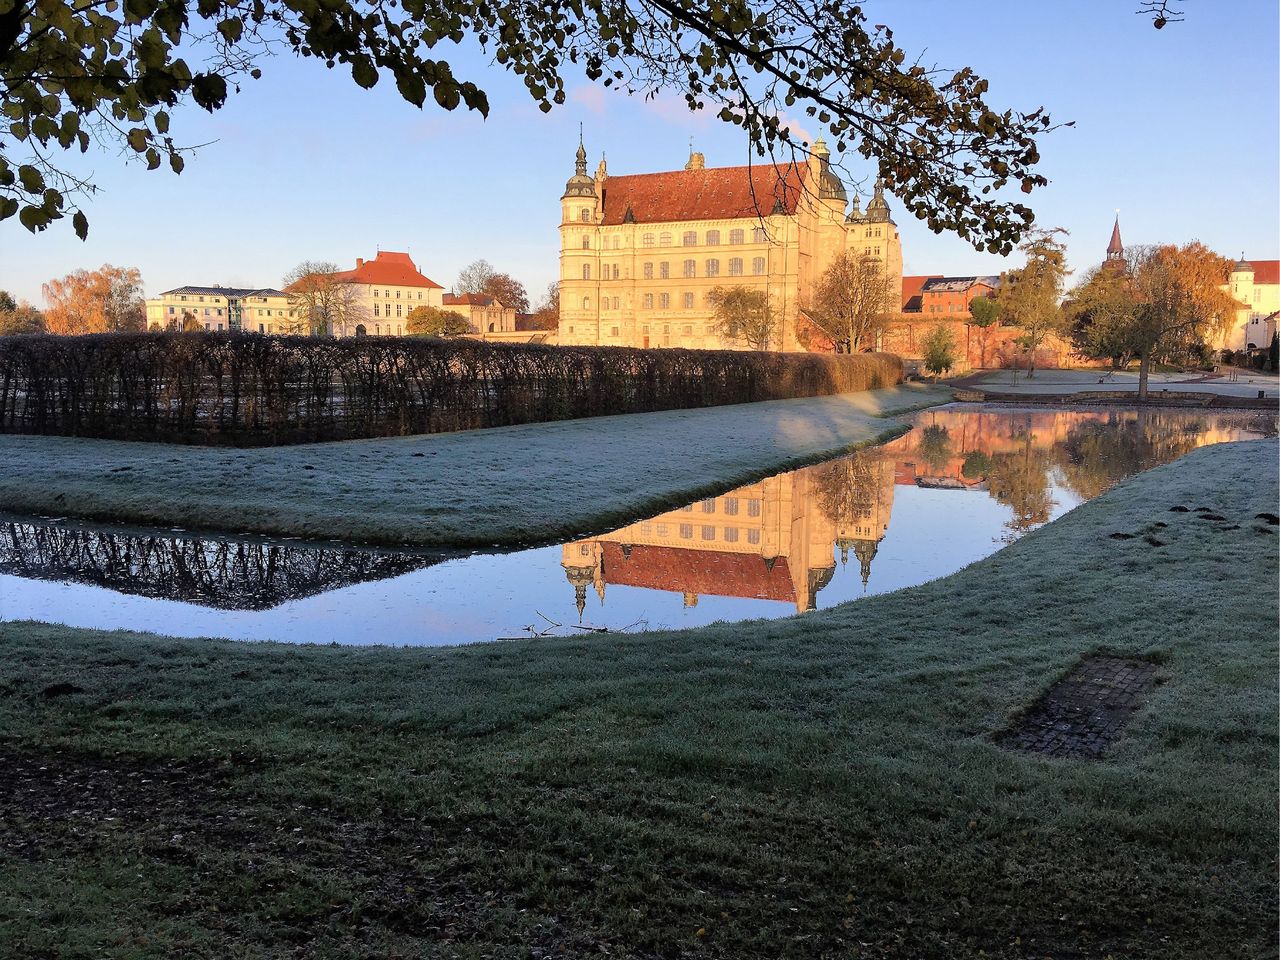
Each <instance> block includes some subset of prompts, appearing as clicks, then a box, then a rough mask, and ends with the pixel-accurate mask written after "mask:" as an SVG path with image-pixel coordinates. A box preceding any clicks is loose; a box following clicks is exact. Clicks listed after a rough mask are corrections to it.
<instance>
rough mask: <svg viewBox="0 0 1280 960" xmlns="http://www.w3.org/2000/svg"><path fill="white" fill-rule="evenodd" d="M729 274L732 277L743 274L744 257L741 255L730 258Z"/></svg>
mask: <svg viewBox="0 0 1280 960" xmlns="http://www.w3.org/2000/svg"><path fill="white" fill-rule="evenodd" d="M729 276H731V277H740V276H742V258H741V257H730V258H729Z"/></svg>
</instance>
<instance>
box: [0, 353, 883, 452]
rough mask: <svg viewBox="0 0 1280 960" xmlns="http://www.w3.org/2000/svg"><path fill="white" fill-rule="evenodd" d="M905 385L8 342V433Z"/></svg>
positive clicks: (729, 370)
mask: <svg viewBox="0 0 1280 960" xmlns="http://www.w3.org/2000/svg"><path fill="white" fill-rule="evenodd" d="M901 380H902V361H901V360H900V359H899V358H897V357H895V356H892V355H889V354H860V355H856V356H832V355H829V354H808V353H805V354H800V353H755V352H745V351H729V350H666V349H664V350H641V349H632V348H621V347H549V346H542V345H528V344H492V343H485V342H481V341H476V340H433V339H420V338H413V337H405V338H400V337H395V338H392V337H360V338H350V339H343V340H334V339H328V338H316V337H264V336H260V335H257V334H245V333H126V334H90V335H87V336H79V337H59V336H16V337H0V432H5V433H36V434H59V435H63V436H81V437H101V438H106V439H119V440H152V441H161V442H168V443H201V444H224V445H238V446H260V445H269V444H281V443H310V442H315V441H322V440H346V439H354V438H360V437H386V436H399V435H403V434H417V433H437V432H443V431H449V430H466V429H471V428H474V427H496V426H506V425H509V424H517V423H536V422H543V421H549V420H568V419H573V418H577V417H598V416H607V415H610V414H618V413H641V412H646V411H653V410H675V409H684V408H691V407H711V406H719V405H721V404H730V403H750V402H754V401H759V400H778V399H786V398H791V397H814V396H823V395H827V394H833V393H844V392H850V391H858V390H868V389H873V388H875V387H883V386H889V385H891V384H895V383H898V382H900V381H901Z"/></svg>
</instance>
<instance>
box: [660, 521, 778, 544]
mask: <svg viewBox="0 0 1280 960" xmlns="http://www.w3.org/2000/svg"><path fill="white" fill-rule="evenodd" d="M675 526H676V530H677V532H678V533H679V536H680V539H681V540H692V539H693V535H694V532H695V529H696V531H697V533H698V536H699V538H700V539H702V540H705V541H708V542H710V541H714V540H715V539H716V536H717V533H718V534H719V536H720V538H721V539H723V540H724V542H725V543H737V542H738V539H739V537H740V536H741V534H742V531H741V530H740V529H739V528H738V527H725V528H723V530H717V528H716V527H713V526H711V525H710V524H699V525H697V527H696V528H695V525H694V524H692V523H679V524H676V525H675ZM640 532H641V534H646V535H648V536H652V537H669V536H671V524H667V523H657V522H654V523H642V524H640ZM746 535H747V543H750V544H759V543H760V530H759V528H756V527H751V528H748V529H747V530H746Z"/></svg>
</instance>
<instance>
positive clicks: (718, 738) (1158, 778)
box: [0, 441, 1280, 960]
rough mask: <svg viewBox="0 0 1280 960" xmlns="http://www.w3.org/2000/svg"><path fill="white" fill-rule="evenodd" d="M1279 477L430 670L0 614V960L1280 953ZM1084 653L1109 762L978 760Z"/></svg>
mask: <svg viewBox="0 0 1280 960" xmlns="http://www.w3.org/2000/svg"><path fill="white" fill-rule="evenodd" d="M1276 463H1277V447H1276V444H1275V443H1274V442H1271V441H1259V442H1252V443H1239V444H1231V445H1224V446H1214V447H1207V448H1204V449H1201V450H1198V451H1196V452H1194V453H1192V454H1190V455H1189V456H1187V457H1185V458H1183V459H1182V460H1179V461H1175V462H1174V463H1171V464H1168V465H1166V466H1163V467H1160V468H1158V469H1156V470H1154V471H1152V472H1150V473H1148V474H1144V475H1141V476H1137V477H1134V478H1131V479H1130V480H1128V481H1126V482H1125V483H1124V484H1122V485H1121V486H1120V487H1119V488H1117V489H1115V490H1113V491H1112V492H1110V493H1108V494H1106V495H1104V496H1103V497H1101V498H1099V499H1097V500H1095V501H1092V502H1090V503H1087V504H1085V505H1084V506H1082V507H1080V508H1079V509H1077V510H1075V511H1073V512H1072V513H1070V514H1069V515H1067V516H1066V517H1064V518H1063V519H1061V520H1059V521H1057V522H1055V523H1052V524H1050V525H1048V526H1046V527H1044V528H1043V529H1041V530H1039V531H1037V532H1035V533H1032V534H1031V535H1029V536H1027V537H1025V538H1024V539H1023V540H1021V541H1019V542H1018V543H1015V544H1014V545H1013V546H1011V547H1009V548H1008V549H1006V550H1004V551H1002V552H1000V553H997V554H995V555H993V556H992V557H990V558H988V559H986V560H984V561H982V562H980V563H977V564H975V565H973V566H972V567H970V568H968V569H966V570H964V571H961V572H960V573H958V574H955V575H954V576H951V577H948V578H946V579H943V580H940V581H936V582H934V583H931V584H927V585H925V586H922V587H917V588H914V589H911V590H906V591H903V592H900V593H896V594H887V595H884V596H879V597H872V598H870V599H866V600H862V601H859V602H856V603H851V604H846V605H843V606H839V607H836V608H834V609H831V610H825V611H821V612H816V613H811V614H807V615H805V616H803V617H798V618H791V619H786V620H773V621H758V622H751V623H746V624H728V625H715V626H711V627H708V628H704V629H699V630H691V631H687V632H675V633H654V634H639V635H613V636H594V637H580V638H557V639H548V640H541V641H519V642H508V643H498V644H488V645H477V646H472V647H465V648H454V649H420V648H419V649H385V648H382V649H379V648H373V649H369V648H354V647H353V648H322V647H294V646H274V645H253V644H236V643H228V642H222V641H213V640H210V641H186V640H182V641H179V640H171V639H164V638H160V637H155V636H143V635H136V634H128V633H102V632H93V631H77V630H71V629H67V628H62V627H53V626H43V625H35V624H0V691H3V696H0V730H2V731H3V735H2V736H0V956H4V957H95V958H98V957H103V958H125V957H129V958H169V957H184V958H188V957H196V958H215V957H216V958H223V957H236V958H279V957H308V958H351V957H377V958H386V957H415V958H416V957H430V958H436V957H442V958H443V957H463V958H481V957H500V958H546V957H566V958H579V957H588V956H611V957H642V958H657V957H662V958H677V957H716V958H735V960H741V958H769V960H777V958H804V960H812V958H819V957H832V958H848V957H877V958H890V957H891V958H913V960H914V958H976V957H998V958H1008V960H1012V958H1018V960H1029V958H1038V960H1042V958H1045V957H1052V958H1055V960H1067V958H1075V960H1082V958H1089V960H1103V958H1105V957H1112V958H1115V960H1121V958H1124V960H1135V958H1161V960H1192V958H1194V960H1204V958H1209V957H1212V958H1215V960H1218V958H1249V960H1255V958H1259V957H1268V956H1272V957H1273V956H1275V955H1276V928H1277V919H1278V918H1277V907H1276V897H1275V876H1276V862H1275V853H1276V848H1277V841H1278V839H1280V836H1278V831H1277V812H1276V778H1277V736H1276V710H1277V690H1276V648H1275V643H1276V607H1275V584H1276V577H1277V563H1276V553H1277V549H1276V547H1277V536H1276V533H1275V530H1276V528H1275V527H1274V526H1272V525H1270V524H1269V523H1268V522H1267V521H1266V520H1259V519H1256V518H1255V515H1256V514H1259V513H1267V512H1270V513H1274V512H1275V511H1276V503H1275V493H1276V487H1277V469H1276ZM647 472H648V471H647V470H645V471H641V473H647ZM1174 506H1185V507H1188V508H1190V509H1191V510H1193V511H1194V509H1195V508H1197V507H1207V508H1210V509H1212V510H1214V511H1216V513H1218V514H1220V515H1221V516H1222V517H1225V518H1226V519H1225V520H1221V521H1212V520H1206V519H1203V518H1201V517H1200V516H1199V515H1198V514H1196V513H1194V512H1189V513H1181V512H1170V507H1174ZM1157 523H1163V524H1167V526H1165V527H1163V528H1158V527H1156V526H1155V525H1156V524H1157ZM1232 528H1234V529H1232ZM1114 532H1122V533H1130V534H1136V536H1135V537H1134V538H1133V539H1129V540H1123V541H1117V540H1112V539H1110V538H1109V534H1111V533H1114ZM1155 532H1158V533H1159V536H1158V537H1153V539H1158V540H1159V541H1161V542H1162V543H1163V544H1164V545H1162V546H1153V545H1152V544H1150V543H1149V542H1147V540H1146V539H1145V535H1147V534H1152V533H1155ZM478 599H479V598H478ZM1100 650H1105V651H1112V652H1116V653H1119V654H1121V655H1128V656H1140V657H1147V658H1150V659H1152V660H1153V661H1155V662H1156V663H1157V664H1158V665H1159V667H1158V671H1159V675H1160V677H1161V678H1162V679H1163V680H1164V682H1163V684H1162V685H1160V686H1159V687H1157V688H1156V691H1155V693H1154V694H1153V697H1152V701H1151V703H1150V704H1149V706H1148V707H1147V708H1145V709H1144V710H1143V711H1142V712H1140V713H1139V714H1138V715H1137V716H1136V718H1135V719H1134V721H1133V723H1132V725H1131V726H1130V728H1129V731H1128V734H1127V736H1125V737H1124V738H1123V739H1122V740H1120V741H1119V742H1118V744H1116V745H1115V746H1114V747H1113V748H1112V750H1111V752H1110V754H1109V755H1108V756H1107V757H1106V758H1105V759H1103V760H1101V761H1088V760H1051V759H1045V758H1042V757H1040V756H1035V755H1028V754H1024V753H1017V752H1013V751H1009V750H1006V749H1004V748H1002V747H999V746H997V745H995V744H994V743H993V741H992V734H994V733H995V732H997V731H999V730H1001V729H1002V728H1004V727H1005V726H1006V725H1007V724H1009V723H1010V721H1011V719H1012V718H1014V717H1016V716H1017V715H1018V713H1019V711H1020V710H1021V709H1023V708H1024V707H1026V706H1027V705H1028V704H1030V703H1031V702H1033V701H1034V700H1035V698H1036V697H1037V695H1038V694H1039V693H1040V692H1041V691H1042V690H1043V689H1044V688H1045V687H1046V686H1047V685H1049V684H1051V683H1053V682H1054V681H1055V680H1057V679H1058V678H1060V677H1062V676H1063V675H1064V674H1066V673H1067V672H1069V671H1070V670H1071V669H1072V668H1073V667H1074V666H1075V665H1076V664H1077V663H1079V661H1080V659H1081V657H1083V656H1085V655H1088V654H1091V653H1094V652H1097V651H1100Z"/></svg>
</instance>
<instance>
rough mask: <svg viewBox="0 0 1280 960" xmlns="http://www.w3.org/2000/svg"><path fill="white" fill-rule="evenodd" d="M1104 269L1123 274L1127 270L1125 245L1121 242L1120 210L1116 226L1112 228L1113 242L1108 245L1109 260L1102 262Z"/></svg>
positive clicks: (1117, 214)
mask: <svg viewBox="0 0 1280 960" xmlns="http://www.w3.org/2000/svg"><path fill="white" fill-rule="evenodd" d="M1102 269H1104V270H1114V271H1116V272H1117V273H1123V272H1124V269H1125V263H1124V244H1123V243H1122V242H1121V241H1120V211H1118V210H1117V211H1116V222H1115V226H1113V227H1112V228H1111V240H1110V242H1109V243H1108V244H1107V259H1105V260H1103V261H1102Z"/></svg>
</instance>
